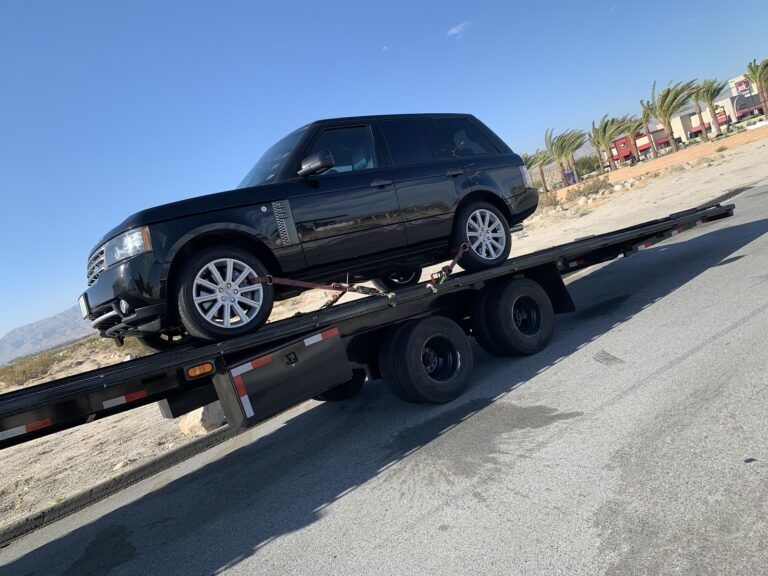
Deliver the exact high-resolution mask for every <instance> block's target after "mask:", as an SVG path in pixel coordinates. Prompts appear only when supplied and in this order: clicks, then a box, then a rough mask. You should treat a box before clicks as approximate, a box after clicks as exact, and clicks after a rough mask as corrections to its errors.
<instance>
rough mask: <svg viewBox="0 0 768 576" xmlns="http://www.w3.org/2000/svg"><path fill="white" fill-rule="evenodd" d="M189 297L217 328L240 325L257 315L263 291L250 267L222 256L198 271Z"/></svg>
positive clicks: (202, 315) (262, 298) (201, 313)
mask: <svg viewBox="0 0 768 576" xmlns="http://www.w3.org/2000/svg"><path fill="white" fill-rule="evenodd" d="M192 296H193V298H194V303H195V308H196V310H197V312H198V313H199V314H200V316H201V317H203V318H204V319H205V320H206V321H207V322H209V323H211V324H213V325H214V326H217V327H219V328H240V327H241V326H244V325H246V324H248V323H249V322H250V321H251V320H253V319H254V318H255V317H256V315H257V314H258V312H259V309H260V308H261V306H262V303H263V300H264V290H263V288H262V286H261V284H259V283H258V275H257V274H256V272H254V271H253V269H252V268H251V267H250V266H248V265H247V264H245V263H244V262H241V261H240V260H237V259H234V258H221V259H217V260H214V261H212V262H209V263H208V264H206V265H205V266H203V268H202V269H201V270H200V271H199V272H198V273H197V275H196V276H195V282H194V285H193V288H192Z"/></svg>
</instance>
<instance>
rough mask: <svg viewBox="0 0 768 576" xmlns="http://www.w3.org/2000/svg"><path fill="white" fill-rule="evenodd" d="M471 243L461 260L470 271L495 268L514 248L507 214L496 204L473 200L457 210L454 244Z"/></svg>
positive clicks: (462, 264) (463, 266)
mask: <svg viewBox="0 0 768 576" xmlns="http://www.w3.org/2000/svg"><path fill="white" fill-rule="evenodd" d="M465 242H466V243H467V246H468V248H469V249H468V250H467V251H466V252H465V253H464V255H463V256H462V257H461V260H459V264H460V265H461V267H462V268H464V270H466V271H467V272H477V271H479V270H486V269H488V268H493V267H495V266H498V265H499V264H501V263H503V262H504V261H506V259H507V258H508V257H509V251H510V249H511V248H512V238H511V236H510V233H509V223H508V222H507V218H506V216H504V214H503V213H502V212H501V210H499V209H498V208H496V206H494V205H493V204H490V203H488V202H483V201H477V202H470V203H469V204H466V205H464V206H462V207H461V208H460V209H459V211H458V212H457V213H456V219H455V221H454V229H453V237H452V246H451V248H458V247H459V246H461V245H462V244H463V243H465Z"/></svg>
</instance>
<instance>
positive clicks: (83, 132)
mask: <svg viewBox="0 0 768 576" xmlns="http://www.w3.org/2000/svg"><path fill="white" fill-rule="evenodd" d="M738 12H739V14H740V18H739V21H738V22H733V23H728V19H729V17H730V16H731V13H730V10H729V9H727V5H726V4H724V3H722V2H711V1H709V0H705V1H698V2H681V1H676V0H666V1H664V2H657V1H655V0H648V1H645V2H627V1H624V2H615V1H610V0H609V1H606V2H602V1H590V2H572V1H559V2H551V1H546V0H539V1H537V2H509V1H505V2H483V1H480V0H475V1H473V2H466V1H463V2H447V1H439V2H437V1H436V2H416V1H403V2H397V1H389V2H375V3H374V2H360V1H357V2H334V1H325V2H306V3H300V2H291V1H283V2H238V1H225V0H219V1H213V0H211V1H207V2H203V1H194V0H188V1H178V2H174V1H138V0H136V1H131V2H119V1H117V0H113V1H110V0H103V1H91V2H84V1H75V0H72V1H68V2H59V1H55V2H53V1H52V2H42V1H34V0H17V1H14V0H3V1H2V2H0V54H2V58H0V79H1V80H2V82H1V83H0V198H1V199H2V209H0V250H1V253H0V255H1V256H2V258H1V259H0V263H1V264H0V266H2V268H1V270H2V278H3V282H2V283H0V335H2V334H4V333H5V332H7V331H8V330H10V329H11V328H13V327H15V326H18V325H21V324H25V323H27V322H31V321H34V320H38V319H40V318H43V317H46V316H49V315H51V314H54V313H56V312H59V311H61V310H63V309H64V308H67V307H69V306H71V305H72V304H74V302H75V299H76V297H77V296H78V294H79V293H80V292H81V291H82V290H83V289H84V288H85V261H86V257H87V255H88V252H89V251H90V249H91V248H92V247H93V245H94V243H95V242H96V241H97V239H98V238H99V237H100V236H101V235H102V234H103V233H104V232H105V231H106V230H107V229H109V228H111V227H112V226H114V225H115V224H117V223H118V222H120V221H121V220H122V219H123V218H124V217H125V216H127V215H128V214H129V213H131V212H135V211H137V210H140V209H142V208H144V207H148V206H151V205H156V204H160V203H164V202H169V201H173V200H177V199H180V198H186V197H190V196H196V195H200V194H204V193H208V192H215V191H220V190H225V189H228V188H231V187H233V186H235V185H236V184H237V183H238V182H239V181H240V179H241V178H242V176H243V175H244V174H245V173H246V172H247V171H248V169H249V168H250V166H251V164H253V162H254V161H255V160H256V159H257V158H258V157H259V155H260V154H261V153H262V152H263V151H264V149H265V148H266V147H267V146H268V145H269V144H270V143H272V142H273V141H274V140H276V139H277V138H279V137H281V136H282V135H284V134H285V133H287V132H288V131H290V130H292V129H293V128H296V127H298V126H299V125H301V124H303V123H306V122H308V121H310V120H312V119H316V118H323V117H331V116H339V115H355V114H368V113H396V112H422V111H437V112H442V111H458V112H469V113H473V114H475V115H476V116H478V117H479V118H481V119H482V120H483V121H485V122H486V123H487V124H488V125H489V126H491V127H492V128H493V129H495V130H496V131H497V132H498V133H499V134H500V135H501V136H502V138H504V140H505V141H506V142H507V143H509V144H510V146H512V148H513V149H515V150H517V151H533V150H534V149H535V148H536V147H538V146H540V145H541V140H542V136H543V133H544V130H545V129H547V128H550V127H552V128H555V129H556V130H562V129H565V128H570V127H581V128H586V127H587V126H589V124H590V122H591V121H592V120H593V119H596V118H599V117H600V116H602V115H603V114H604V113H610V114H625V113H630V112H636V111H637V102H638V100H639V99H640V98H647V97H648V95H649V92H650V86H651V83H652V82H653V81H654V80H658V81H659V82H660V83H665V82H667V81H669V80H673V79H674V80H684V79H690V78H696V77H698V78H704V77H721V78H728V77H731V76H734V75H736V74H739V73H741V72H742V70H743V68H744V66H745V64H746V62H747V61H748V60H751V59H752V58H764V57H766V56H768V44H766V43H765V40H764V39H765V28H764V27H765V22H766V16H768V3H766V2H765V0H759V1H758V0H742V1H741V2H739V5H738Z"/></svg>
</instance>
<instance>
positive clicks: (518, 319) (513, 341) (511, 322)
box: [471, 278, 555, 356]
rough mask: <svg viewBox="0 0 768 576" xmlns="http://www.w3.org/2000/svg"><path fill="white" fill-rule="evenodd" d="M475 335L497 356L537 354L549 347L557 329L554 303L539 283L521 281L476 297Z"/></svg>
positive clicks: (487, 350) (488, 350)
mask: <svg viewBox="0 0 768 576" xmlns="http://www.w3.org/2000/svg"><path fill="white" fill-rule="evenodd" d="M476 298H477V299H476V301H475V303H474V304H473V308H472V313H471V314H472V317H471V326H472V334H473V335H474V336H475V338H476V339H477V342H478V344H480V346H481V347H482V348H483V350H485V351H486V352H489V353H490V354H493V355H495V356H513V355H529V354H535V353H537V352H539V351H541V350H543V349H544V348H546V347H547V344H549V341H550V339H551V338H552V333H553V332H554V328H555V318H554V311H553V309H552V302H551V301H550V299H549V296H548V295H547V293H546V292H545V291H544V289H543V288H542V287H541V285H539V284H538V283H537V282H534V281H533V280H528V279H527V278H521V279H517V280H512V281H511V282H508V283H505V284H501V285H499V286H498V287H492V288H491V290H490V291H489V292H487V293H485V294H483V293H482V292H481V293H480V294H478V296H477V297H476Z"/></svg>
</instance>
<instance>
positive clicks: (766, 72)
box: [744, 58, 768, 117]
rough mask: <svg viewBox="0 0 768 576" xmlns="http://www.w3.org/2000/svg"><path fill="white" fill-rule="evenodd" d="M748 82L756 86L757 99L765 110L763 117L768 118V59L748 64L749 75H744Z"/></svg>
mask: <svg viewBox="0 0 768 576" xmlns="http://www.w3.org/2000/svg"><path fill="white" fill-rule="evenodd" d="M744 76H746V78H747V80H749V81H750V82H751V83H752V84H754V85H755V89H756V90H757V99H758V100H759V101H760V105H761V106H762V108H763V116H766V117H768V107H766V98H767V97H766V94H765V91H766V90H768V58H766V59H765V60H763V61H762V62H759V63H758V61H757V60H752V62H749V63H748V64H747V73H746V74H744Z"/></svg>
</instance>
